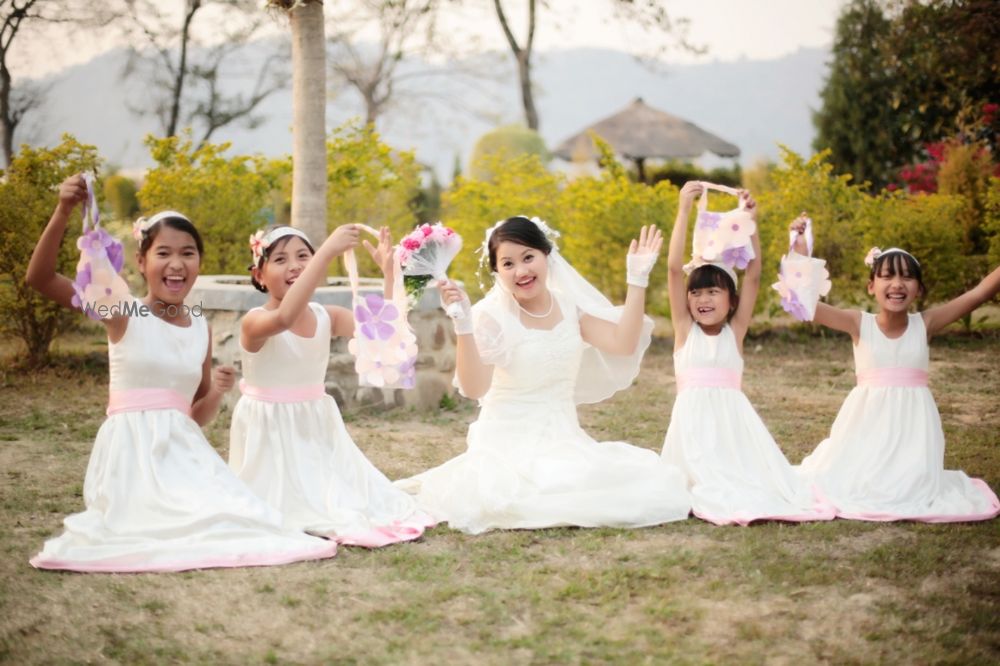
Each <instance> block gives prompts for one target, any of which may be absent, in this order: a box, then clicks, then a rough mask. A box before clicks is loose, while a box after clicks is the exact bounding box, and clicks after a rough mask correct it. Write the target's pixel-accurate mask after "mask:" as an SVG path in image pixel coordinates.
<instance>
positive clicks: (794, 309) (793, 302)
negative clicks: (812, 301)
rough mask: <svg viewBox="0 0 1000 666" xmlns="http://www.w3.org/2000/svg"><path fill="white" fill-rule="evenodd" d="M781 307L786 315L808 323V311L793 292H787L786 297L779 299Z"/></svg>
mask: <svg viewBox="0 0 1000 666" xmlns="http://www.w3.org/2000/svg"><path fill="white" fill-rule="evenodd" d="M781 307H782V309H783V310H784V311H785V312H787V313H788V314H790V315H792V316H793V317H795V318H796V319H798V320H799V321H809V319H810V317H809V310H808V309H807V308H806V306H805V305H803V304H802V302H801V301H800V300H799V297H798V296H797V295H796V293H795V292H794V291H789V292H788V295H787V296H782V297H781Z"/></svg>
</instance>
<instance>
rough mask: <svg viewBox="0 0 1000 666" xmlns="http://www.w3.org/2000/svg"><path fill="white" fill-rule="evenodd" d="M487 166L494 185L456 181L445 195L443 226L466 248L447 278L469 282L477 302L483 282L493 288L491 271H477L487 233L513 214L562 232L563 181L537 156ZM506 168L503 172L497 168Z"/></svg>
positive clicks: (499, 158)
mask: <svg viewBox="0 0 1000 666" xmlns="http://www.w3.org/2000/svg"><path fill="white" fill-rule="evenodd" d="M484 165H485V166H486V167H487V168H494V167H496V168H497V177H496V179H495V180H493V181H482V180H475V179H468V178H461V177H460V178H457V179H456V180H455V182H454V183H453V184H452V187H451V189H450V190H449V191H447V192H445V193H444V195H443V196H442V206H443V208H444V212H445V223H446V224H447V225H448V226H449V227H451V228H453V229H454V230H455V231H456V232H457V233H458V234H459V235H460V236H461V237H462V242H463V243H464V247H463V249H462V251H461V252H460V253H459V254H458V256H457V257H455V260H454V262H453V263H452V266H451V269H450V270H449V277H452V278H455V279H458V280H462V281H463V282H465V286H466V289H467V290H468V292H469V295H470V296H471V297H472V299H473V300H476V298H478V297H479V296H480V295H482V289H480V286H479V283H480V281H482V282H483V284H484V285H485V287H486V288H487V289H489V287H490V285H491V284H492V279H491V278H490V277H489V275H488V273H489V268H488V267H486V268H484V269H483V272H482V273H480V271H479V254H478V253H477V252H476V251H477V250H478V248H479V246H480V245H481V244H482V242H483V236H484V234H485V232H486V229H488V228H489V227H491V226H493V225H494V224H496V222H498V221H499V220H503V219H506V218H508V217H511V216H512V215H527V216H529V217H533V216H538V217H540V218H542V219H544V220H547V221H549V222H550V223H551V224H552V226H553V227H554V228H555V229H556V230H557V231H560V218H561V215H562V211H561V210H560V207H559V197H560V189H561V187H562V185H563V178H562V176H560V175H559V174H555V173H552V172H550V171H549V170H548V169H546V168H545V165H544V164H543V163H542V160H541V159H540V158H539V157H538V156H537V155H522V156H520V157H516V158H514V159H508V158H507V157H506V156H503V155H492V156H489V157H486V158H484ZM500 165H503V168H502V169H501V168H499V167H500Z"/></svg>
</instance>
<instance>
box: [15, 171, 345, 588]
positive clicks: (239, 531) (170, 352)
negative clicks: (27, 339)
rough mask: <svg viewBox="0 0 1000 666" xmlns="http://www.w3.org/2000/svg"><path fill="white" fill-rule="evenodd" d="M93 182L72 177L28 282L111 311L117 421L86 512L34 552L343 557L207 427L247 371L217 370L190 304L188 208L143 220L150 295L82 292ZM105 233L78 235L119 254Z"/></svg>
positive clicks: (245, 559)
mask: <svg viewBox="0 0 1000 666" xmlns="http://www.w3.org/2000/svg"><path fill="white" fill-rule="evenodd" d="M93 191H94V190H93V187H92V183H91V182H90V181H88V180H85V179H84V177H83V176H79V175H77V176H72V177H70V178H68V179H66V180H65V181H64V182H63V183H62V185H61V186H60V188H59V204H58V205H57V206H56V209H55V212H54V213H53V214H52V218H51V219H50V220H49V223H48V226H46V227H45V231H43V232H42V237H41V238H40V239H39V241H38V245H37V246H36V247H35V251H34V254H32V256H31V263H30V264H29V265H28V275H27V281H28V284H29V285H31V286H32V287H34V288H35V289H36V290H38V291H39V292H41V293H42V294H43V295H44V296H47V297H48V298H51V299H52V300H54V301H55V302H56V303H59V304H60V305H62V306H64V307H67V308H72V309H78V310H79V309H82V310H84V311H85V312H87V313H88V314H91V315H92V316H95V313H96V315H97V316H99V317H100V318H101V323H103V324H104V326H105V328H106V329H107V333H108V356H109V366H110V374H111V379H110V387H109V388H110V400H109V405H108V418H107V420H106V421H105V422H104V423H103V424H102V425H101V429H100V430H99V431H98V433H97V439H96V441H95V442H94V448H93V451H92V452H91V455H90V463H89V465H88V467H87V476H86V478H85V480H84V484H83V500H84V503H85V504H86V510H84V511H83V512H81V513H76V514H73V515H71V516H68V517H67V518H66V519H65V520H64V521H63V522H64V526H65V531H64V532H63V534H62V535H61V536H59V537H57V538H55V539H50V540H49V541H46V542H45V547H44V548H43V550H42V552H40V553H39V554H38V555H36V556H35V557H34V558H32V560H31V563H32V564H33V565H34V566H36V567H38V568H41V569H68V570H70V571H90V572H109V573H110V572H140V571H182V570H185V569H202V568H208V567H242V566H255V565H266V564H283V563H286V562H295V561H299V560H310V559H318V558H323V557H332V556H333V555H334V554H335V553H336V544H332V543H330V542H327V541H324V540H323V539H317V538H315V537H311V536H309V535H306V534H303V533H301V532H297V531H293V530H289V529H287V528H285V527H284V526H283V525H282V521H281V516H280V514H279V513H278V512H277V511H275V510H274V509H273V508H271V507H269V506H268V505H267V504H266V503H265V502H263V501H261V500H259V499H258V498H257V497H256V496H255V495H254V494H253V493H252V492H250V489H249V488H247V487H246V486H245V485H244V484H243V483H242V482H240V480H239V479H237V478H236V477H235V476H234V475H233V474H232V473H231V472H230V471H229V468H227V467H226V464H225V462H223V460H222V459H221V458H220V457H219V455H218V453H216V452H215V449H213V448H212V445H211V444H209V443H208V441H207V440H206V439H205V436H204V435H203V434H202V431H201V429H200V428H199V426H200V425H204V424H206V423H208V422H209V421H210V420H211V419H212V417H213V416H214V415H215V413H216V411H217V410H218V408H219V403H220V401H221V400H222V394H223V393H224V392H225V391H227V390H229V389H230V388H232V385H233V379H234V371H233V369H232V368H216V372H215V373H214V374H213V372H212V366H211V359H212V354H211V350H212V334H211V331H210V330H209V328H208V324H207V323H206V322H205V319H204V317H202V316H198V315H197V311H196V310H193V309H191V308H188V307H187V306H186V305H185V304H184V297H185V296H187V294H188V292H189V291H190V290H191V287H192V286H193V285H194V281H195V278H197V277H198V271H199V268H200V265H201V258H202V256H203V254H204V248H203V246H202V240H201V236H200V235H199V234H198V230H197V229H196V228H195V227H194V225H193V224H192V223H191V221H190V220H188V219H187V218H186V217H185V216H184V215H182V214H180V213H177V212H175V211H164V212H162V213H158V214H156V215H154V216H152V217H150V218H140V219H139V220H137V221H136V223H135V225H134V227H133V233H134V235H135V238H136V242H137V244H138V251H137V253H136V260H137V262H138V265H139V271H140V273H142V276H143V278H144V279H145V281H146V285H147V288H148V290H149V293H148V294H147V295H146V296H145V297H144V298H143V299H141V300H139V299H136V298H134V297H132V296H130V295H129V294H128V293H127V286H124V287H123V292H124V293H123V294H122V297H121V300H120V302H115V303H114V304H110V305H109V304H108V303H106V302H105V303H100V304H99V305H98V306H97V307H95V306H94V304H93V303H91V302H83V301H81V300H80V299H79V296H77V295H76V294H75V293H74V283H73V281H71V280H70V279H69V278H68V277H66V276H63V275H60V274H58V273H56V258H57V255H58V252H59V245H60V243H61V240H62V238H63V236H64V234H65V232H66V224H67V221H68V220H69V216H70V213H71V212H72V211H73V209H74V207H76V205H77V204H79V203H81V202H84V209H85V212H84V218H85V224H86V219H87V215H88V213H89V214H91V215H95V216H96V213H97V209H96V203H97V202H96V199H95V198H94V196H93ZM96 226H97V224H96V222H95V227H96ZM100 234H103V237H98V238H93V237H91V240H96V241H97V246H96V247H89V246H87V244H86V243H80V244H78V245H79V246H80V247H81V249H82V250H83V251H84V253H92V252H94V251H97V250H100V249H101V248H100V247H99V246H101V245H103V246H104V247H109V245H108V243H113V246H114V247H115V248H116V250H115V252H114V254H115V255H118V253H119V252H120V247H121V246H120V244H118V243H117V242H116V241H114V240H113V239H111V238H110V236H107V235H106V232H103V230H101V232H100ZM100 234H99V236H100ZM88 235H89V234H88ZM98 253H99V252H98ZM118 259H119V260H120V257H119V258H118ZM115 263H117V264H118V267H120V263H118V262H117V261H115ZM99 270H101V267H99V266H98V267H97V268H96V269H95V268H94V267H93V266H92V267H91V269H90V270H88V271H86V272H87V273H92V274H91V275H89V276H88V278H89V281H90V283H91V285H90V286H88V288H87V290H86V291H84V293H83V298H84V300H87V299H89V298H90V297H91V296H90V295H89V294H90V293H91V292H94V298H97V299H100V298H101V293H103V292H104V289H103V288H102V289H97V290H94V289H92V288H91V287H92V285H93V284H94V283H95V282H98V281H99V279H100V280H103V281H104V282H106V283H110V281H109V280H108V279H107V278H108V276H107V275H105V276H104V277H103V278H99V276H98V275H96V271H99ZM104 272H107V271H104ZM79 278H80V276H79V274H78V280H77V281H78V282H79ZM97 316H95V318H98V317H97Z"/></svg>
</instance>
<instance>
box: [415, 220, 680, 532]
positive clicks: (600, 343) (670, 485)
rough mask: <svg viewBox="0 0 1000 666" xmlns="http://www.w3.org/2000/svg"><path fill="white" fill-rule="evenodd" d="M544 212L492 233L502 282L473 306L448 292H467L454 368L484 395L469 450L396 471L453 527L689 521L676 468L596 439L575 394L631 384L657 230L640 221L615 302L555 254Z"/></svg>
mask: <svg viewBox="0 0 1000 666" xmlns="http://www.w3.org/2000/svg"><path fill="white" fill-rule="evenodd" d="M547 232H548V233H552V232H551V230H550V229H548V227H547V226H546V225H545V224H544V222H541V221H540V220H537V219H535V220H529V219H527V218H525V217H513V218H510V219H508V220H505V221H504V222H502V223H499V224H498V225H497V226H495V227H494V228H492V229H490V230H489V231H488V232H487V242H486V245H487V250H488V255H489V262H490V268H491V269H492V271H493V272H494V275H495V285H494V286H493V288H492V289H491V290H490V292H489V293H488V294H487V295H486V296H485V297H484V298H483V300H481V301H480V302H479V303H477V304H476V305H475V307H472V308H470V307H469V300H468V297H467V296H466V295H465V294H464V293H463V292H462V291H461V290H460V289H459V288H458V287H457V286H456V285H455V284H454V283H451V282H448V283H443V284H442V285H441V288H442V299H443V302H444V303H445V304H449V303H461V304H462V307H463V308H464V311H465V315H464V317H460V318H458V319H456V320H455V328H456V333H457V334H458V350H457V354H458V358H457V367H456V379H457V382H458V385H459V388H460V389H461V391H462V392H463V393H464V394H465V395H466V396H468V397H470V398H478V399H479V400H480V405H481V410H480V413H479V417H478V418H477V419H476V421H475V423H473V424H472V425H471V426H470V427H469V434H468V450H467V451H466V452H465V453H463V454H461V455H459V456H458V457H456V458H454V459H452V460H449V461H448V462H446V463H444V464H443V465H441V466H439V467H436V468H434V469H431V470H428V471H426V472H424V473H422V474H419V475H417V476H415V477H412V478H410V479H405V480H402V481H399V482H397V483H398V484H400V485H401V486H402V487H404V488H406V489H407V490H409V491H410V492H412V493H414V494H415V495H416V497H417V500H418V502H419V504H420V506H421V507H422V508H424V509H425V510H426V511H428V512H429V513H430V514H431V515H433V516H434V517H435V518H437V519H438V520H441V521H447V522H448V523H449V525H450V526H451V527H453V528H455V529H459V530H462V531H464V532H468V533H472V534H476V533H480V532H484V531H486V530H490V529H497V528H507V529H515V528H519V529H532V528H543V527H555V526H560V525H576V526H581V527H596V526H613V527H640V526H646V525H656V524H659V523H664V522H667V521H673V520H681V519H684V518H686V517H687V515H688V513H689V511H690V501H689V498H688V494H687V492H686V490H685V488H684V482H683V479H682V477H681V474H680V472H679V471H678V470H677V469H676V468H674V467H671V466H669V465H665V464H663V463H662V462H661V461H660V459H659V457H658V456H657V455H656V453H654V452H652V451H649V450H646V449H642V448H638V447H635V446H631V445H629V444H625V443H623V442H596V441H594V440H593V439H592V438H591V437H589V436H588V435H587V433H585V432H584V431H583V430H582V429H581V428H580V425H579V422H578V420H577V413H576V405H577V404H578V403H587V402H598V401H600V400H603V399H605V398H607V397H609V396H611V395H612V394H614V393H615V392H617V391H619V390H621V389H623V388H626V387H628V386H629V385H630V384H631V383H632V380H633V379H634V378H635V376H636V375H637V374H638V370H639V362H640V360H641V359H642V356H643V354H644V353H645V350H646V348H647V347H648V345H649V341H650V334H651V331H652V321H651V320H650V319H649V318H647V317H645V316H644V314H643V308H644V304H645V287H646V284H647V281H648V276H649V272H650V271H651V270H652V267H653V264H654V262H655V260H656V254H657V252H658V251H659V249H660V245H661V243H662V241H661V237H660V234H659V231H657V230H656V229H655V228H652V229H649V230H647V229H645V228H643V230H642V234H641V236H640V239H639V241H638V242H636V241H632V247H631V248H630V250H629V254H628V263H629V275H628V282H629V285H630V286H629V289H628V295H627V297H626V300H625V305H624V307H619V308H615V307H613V306H612V305H611V303H610V302H609V301H608V300H607V299H606V298H604V296H603V295H601V294H600V293H599V292H598V291H597V290H596V289H594V288H593V287H592V286H591V285H590V284H589V283H587V282H586V281H585V280H584V279H583V278H582V277H581V276H580V275H579V274H578V273H577V272H576V271H575V270H574V269H573V268H572V267H571V266H570V265H569V264H568V263H566V261H565V260H564V259H563V258H562V257H561V256H560V254H559V251H558V249H557V248H556V247H555V246H554V244H553V243H552V242H551V240H550V238H549V237H548V236H547Z"/></svg>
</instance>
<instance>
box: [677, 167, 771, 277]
mask: <svg viewBox="0 0 1000 666" xmlns="http://www.w3.org/2000/svg"><path fill="white" fill-rule="evenodd" d="M702 186H703V187H704V188H705V189H704V191H703V192H702V194H701V198H700V199H698V219H697V221H696V222H695V226H694V235H693V238H692V252H691V254H692V257H691V264H692V265H694V266H700V265H702V264H719V263H721V264H725V265H727V266H729V267H730V268H739V269H740V270H745V269H746V267H747V264H749V263H750V260H751V259H753V258H754V256H755V255H754V251H753V244H752V243H751V241H750V238H751V237H752V236H753V235H754V233H755V232H756V231H757V224H756V223H755V222H754V221H753V217H751V215H750V212H749V211H747V210H746V209H745V208H744V201H743V200H742V199H739V205H738V207H737V208H734V209H733V210H730V211H726V212H713V211H710V210H708V191H709V190H710V189H712V190H718V191H720V192H726V193H728V194H732V195H734V196H736V197H737V198H739V190H737V189H734V188H732V187H726V186H725V185H715V184H713V183H702Z"/></svg>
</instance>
